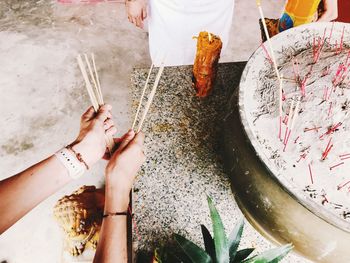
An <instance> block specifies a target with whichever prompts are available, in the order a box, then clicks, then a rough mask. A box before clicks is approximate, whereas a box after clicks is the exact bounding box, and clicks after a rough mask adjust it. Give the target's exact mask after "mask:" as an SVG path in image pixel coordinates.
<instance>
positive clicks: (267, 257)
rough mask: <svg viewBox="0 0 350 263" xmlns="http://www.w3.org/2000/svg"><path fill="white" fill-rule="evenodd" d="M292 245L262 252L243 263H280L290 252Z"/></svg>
mask: <svg viewBox="0 0 350 263" xmlns="http://www.w3.org/2000/svg"><path fill="white" fill-rule="evenodd" d="M292 249H293V245H292V244H287V245H284V246H282V247H277V248H274V249H270V250H268V251H265V252H263V253H262V254H260V255H257V256H254V257H251V258H248V259H247V260H245V261H243V263H277V262H280V261H281V260H282V259H283V258H284V257H285V256H286V255H287V254H288V253H289V252H290V251H291V250H292Z"/></svg>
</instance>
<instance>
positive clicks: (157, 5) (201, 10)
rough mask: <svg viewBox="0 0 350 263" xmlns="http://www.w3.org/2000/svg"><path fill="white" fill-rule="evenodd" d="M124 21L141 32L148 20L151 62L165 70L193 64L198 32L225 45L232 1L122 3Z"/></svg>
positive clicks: (142, 0)
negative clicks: (125, 16) (140, 29)
mask: <svg viewBox="0 0 350 263" xmlns="http://www.w3.org/2000/svg"><path fill="white" fill-rule="evenodd" d="M126 9H127V15H128V19H129V21H130V22H131V23H133V24H135V25H136V26H138V27H140V28H143V25H144V20H145V19H146V17H148V30H149V49H150V55H151V58H152V62H153V63H154V64H155V65H159V64H160V63H162V62H164V64H165V65H167V66H177V65H189V64H193V62H194V58H195V54H196V41H195V40H193V37H194V36H198V34H199V32H200V31H208V32H210V33H213V34H215V35H218V36H220V38H221V40H222V42H223V49H225V47H226V46H227V44H228V41H229V32H230V28H231V24H232V17H233V9H234V0H126Z"/></svg>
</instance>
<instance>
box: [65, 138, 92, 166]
mask: <svg viewBox="0 0 350 263" xmlns="http://www.w3.org/2000/svg"><path fill="white" fill-rule="evenodd" d="M70 147H71V148H72V150H73V151H75V152H76V153H77V154H80V157H81V159H82V161H83V162H85V163H86V165H87V166H88V167H91V166H93V165H94V164H95V160H93V159H92V158H90V154H89V152H90V150H89V147H88V146H87V145H85V144H84V142H83V141H80V142H76V141H75V142H73V143H71V144H70Z"/></svg>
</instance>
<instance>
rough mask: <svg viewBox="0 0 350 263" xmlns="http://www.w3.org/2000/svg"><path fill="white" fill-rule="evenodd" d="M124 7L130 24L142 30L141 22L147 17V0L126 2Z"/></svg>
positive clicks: (127, 0) (128, 0)
mask: <svg viewBox="0 0 350 263" xmlns="http://www.w3.org/2000/svg"><path fill="white" fill-rule="evenodd" d="M125 6H126V13H127V15H128V19H129V21H130V23H133V24H134V25H135V26H137V27H139V28H143V20H145V19H146V17H147V0H126V2H125Z"/></svg>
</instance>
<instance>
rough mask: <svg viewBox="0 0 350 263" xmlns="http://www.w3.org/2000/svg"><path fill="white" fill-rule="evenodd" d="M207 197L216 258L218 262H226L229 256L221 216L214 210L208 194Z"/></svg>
mask: <svg viewBox="0 0 350 263" xmlns="http://www.w3.org/2000/svg"><path fill="white" fill-rule="evenodd" d="M207 199H208V206H209V210H210V216H211V221H212V224H213V232H214V244H215V254H216V260H217V262H218V263H227V262H229V260H230V256H229V250H228V241H227V237H226V235H225V229H224V225H223V224H222V221H221V217H220V215H219V213H218V211H217V210H216V208H215V206H214V204H213V201H212V200H211V199H210V197H209V196H208V197H207Z"/></svg>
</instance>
